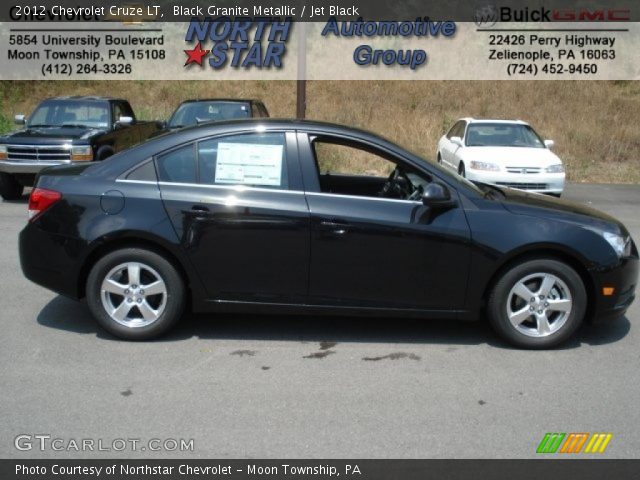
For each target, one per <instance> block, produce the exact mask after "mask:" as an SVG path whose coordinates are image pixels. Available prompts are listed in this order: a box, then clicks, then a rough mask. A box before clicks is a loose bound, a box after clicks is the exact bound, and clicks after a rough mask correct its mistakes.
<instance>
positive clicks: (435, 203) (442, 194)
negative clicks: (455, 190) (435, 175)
mask: <svg viewBox="0 0 640 480" xmlns="http://www.w3.org/2000/svg"><path fill="white" fill-rule="evenodd" d="M422 203H423V205H425V206H427V207H432V208H450V207H453V206H455V204H456V201H455V200H454V199H452V198H451V193H450V192H449V189H448V188H447V187H445V186H444V185H443V184H441V183H438V182H431V183H429V184H427V186H426V187H425V189H424V193H423V194H422Z"/></svg>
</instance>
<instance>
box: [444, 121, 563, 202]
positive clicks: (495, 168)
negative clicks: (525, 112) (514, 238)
mask: <svg viewBox="0 0 640 480" xmlns="http://www.w3.org/2000/svg"><path fill="white" fill-rule="evenodd" d="M553 145H554V142H553V140H542V138H541V137H540V135H538V134H537V133H536V131H535V130H534V129H533V128H532V127H531V126H530V125H529V124H527V123H525V122H522V121H520V120H476V119H473V118H462V119H460V120H458V121H457V122H456V123H455V124H454V125H453V126H452V127H451V129H450V130H449V131H448V132H447V133H446V134H445V135H443V136H442V138H440V141H439V142H438V151H437V160H438V162H439V163H441V164H442V165H444V166H446V167H448V168H451V169H452V170H454V171H456V172H458V173H459V174H460V175H461V176H463V177H466V178H468V179H469V180H471V181H473V182H483V183H491V184H494V185H498V186H501V187H510V188H518V189H520V190H528V191H531V192H536V193H547V194H551V195H555V196H558V197H559V196H560V195H561V194H562V191H563V190H564V179H565V173H564V166H563V165H562V160H560V159H559V158H558V156H557V155H555V154H554V153H553V152H552V151H551V148H552V147H553Z"/></svg>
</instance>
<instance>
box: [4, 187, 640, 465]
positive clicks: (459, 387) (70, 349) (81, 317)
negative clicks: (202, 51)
mask: <svg viewBox="0 0 640 480" xmlns="http://www.w3.org/2000/svg"><path fill="white" fill-rule="evenodd" d="M565 196H566V198H568V199H571V200H574V201H578V202H581V203H587V204H589V205H591V206H593V207H596V208H598V209H601V210H603V211H605V212H607V213H610V214H612V215H614V216H615V217H617V218H619V219H621V220H622V221H623V222H624V223H625V224H626V225H627V227H628V228H629V230H630V231H631V233H632V235H633V236H634V238H635V239H636V241H639V240H640V214H638V212H639V211H640V186H638V185H627V186H613V185H585V184H580V185H570V186H568V188H567V192H566V195H565ZM26 216H27V215H26V200H23V201H19V202H4V203H1V204H0V225H1V228H0V298H1V304H0V329H1V330H0V331H1V332H2V333H1V335H0V385H1V387H0V425H1V426H2V427H1V428H0V458H18V459H19V458H24V459H26V458H119V457H141V458H158V457H170V458H177V457H183V456H185V457H191V458H198V457H203V458H352V459H357V458H433V457H436V458H459V457H461V458H527V457H535V456H536V454H535V450H536V447H537V446H538V443H539V442H540V440H541V439H542V437H543V436H544V434H545V433H546V432H608V433H612V434H613V438H612V440H611V443H610V444H609V446H608V448H607V450H606V452H605V453H604V454H602V455H601V457H602V458H605V457H606V458H633V457H635V458H638V457H640V429H639V428H638V426H640V408H638V401H639V399H640V369H639V368H638V367H639V366H640V348H639V347H640V333H639V329H638V328H637V327H638V326H637V322H638V320H639V319H640V306H639V305H640V301H636V303H635V304H634V305H633V306H632V307H631V309H630V311H629V312H628V314H627V318H624V319H622V320H619V321H617V322H614V323H609V324H603V325H597V326H588V325H587V326H584V327H583V328H582V329H581V330H580V331H579V332H578V334H577V336H576V338H575V339H574V340H572V341H571V342H569V343H568V344H566V345H565V346H564V347H563V348H561V349H558V350H553V351H522V350H515V349H512V348H509V347H508V346H506V345H505V344H504V343H503V342H501V341H500V340H499V339H498V338H497V337H496V335H495V334H494V333H493V332H492V331H491V330H490V328H489V326H488V325H486V324H485V323H481V322H474V323H463V322H443V321H422V322H421V321H416V320H397V319H394V320H392V321H386V320H384V319H381V320H380V319H376V320H372V319H363V318H335V317H327V318H323V317H275V316H258V315H224V316H190V317H188V318H187V319H186V320H185V321H184V322H182V324H181V325H180V326H179V327H178V328H177V329H176V330H175V331H173V332H172V333H171V334H170V335H169V336H168V337H165V338H163V339H161V340H158V341H154V342H146V343H131V342H124V341H120V340H117V339H114V338H113V337H111V336H110V335H108V334H107V333H105V332H103V331H102V330H100V329H99V328H98V327H97V325H96V324H95V322H94V321H93V320H92V318H91V316H90V314H89V312H88V310H87V308H86V305H84V304H83V303H78V302H74V301H72V300H68V299H66V298H63V297H60V296H58V295H56V294H54V293H52V292H49V291H47V290H45V289H43V288H41V287H38V286H37V285H35V284H32V283H31V282H29V281H28V280H26V279H25V278H24V277H23V276H22V273H21V270H20V267H19V263H18V258H17V234H18V232H19V231H20V229H21V228H22V227H23V225H24V224H25V222H26ZM35 435H45V438H44V440H42V441H43V442H44V444H45V447H46V449H45V451H41V450H40V440H38V438H37V437H35ZM47 436H49V437H50V439H47V438H46V437H47ZM16 438H18V440H17V442H18V444H19V445H20V447H21V449H18V448H16V446H15V444H16ZM52 439H57V440H58V441H56V442H55V446H56V447H57V448H59V449H61V451H55V450H53V449H52V448H51V446H52V445H51V440H52ZM152 439H158V440H161V442H160V443H159V444H160V445H164V446H165V447H166V448H167V449H168V450H171V449H172V448H173V447H174V443H172V442H171V440H178V441H179V440H180V439H182V440H185V441H186V442H185V444H186V445H187V448H186V450H187V451H179V449H178V450H174V451H170V452H167V451H166V450H165V451H151V446H152V445H153V446H156V447H157V446H158V445H159V444H158V443H157V442H156V443H153V444H150V443H149V441H150V440H152ZM83 440H89V441H94V442H95V444H94V450H93V451H91V450H90V449H87V448H84V451H82V449H83V447H82V441H83ZM119 440H123V441H124V442H126V443H127V445H128V446H127V447H126V449H125V450H124V451H118V449H119V448H120V447H121V445H122V442H120V441H119ZM191 440H193V442H192V444H191V445H192V448H191V449H190V448H189V447H188V445H189V442H190V441H191ZM162 441H168V442H166V443H164V444H163V443H162ZM133 443H136V445H137V447H136V448H137V450H135V451H134V450H133V448H131V445H132V444H133ZM98 444H99V445H101V448H102V450H101V451H97V450H96V448H97V445H98ZM74 445H76V446H78V448H79V449H80V450H81V451H80V452H78V451H77V450H76V448H74ZM84 445H85V447H86V445H87V444H86V443H85V444H84ZM28 448H30V449H28ZM105 448H109V449H110V450H105ZM143 449H144V450H143Z"/></svg>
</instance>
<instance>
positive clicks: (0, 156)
mask: <svg viewBox="0 0 640 480" xmlns="http://www.w3.org/2000/svg"><path fill="white" fill-rule="evenodd" d="M15 120H16V123H17V124H19V125H24V126H25V128H23V129H22V130H18V131H15V132H11V133H8V134H6V135H4V136H0V196H2V198H4V199H5V200H13V199H16V198H20V197H21V196H22V192H23V190H24V187H25V186H31V185H33V182H34V180H35V177H36V174H37V173H38V172H39V171H40V170H42V169H43V168H45V167H49V166H52V165H59V164H68V163H73V162H90V161H92V160H104V159H106V158H108V157H110V156H111V155H113V154H114V153H117V152H119V151H121V150H124V149H125V148H129V147H131V146H133V145H135V144H137V143H140V142H142V141H144V140H146V139H147V138H149V137H150V136H151V135H152V134H153V133H154V132H156V131H157V130H159V129H160V123H159V122H143V121H140V120H137V119H136V116H135V114H134V112H133V109H132V108H131V105H129V102H128V101H126V100H123V99H120V98H106V97H80V96H74V97H56V98H49V99H47V100H44V101H43V102H41V103H40V105H38V107H37V108H36V109H35V110H34V111H33V113H32V114H31V115H30V116H29V118H28V119H26V117H25V116H24V115H16V117H15Z"/></svg>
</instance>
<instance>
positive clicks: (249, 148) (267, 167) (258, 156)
mask: <svg viewBox="0 0 640 480" xmlns="http://www.w3.org/2000/svg"><path fill="white" fill-rule="evenodd" d="M282 152H283V145H257V144H251V143H220V144H218V158H217V160H216V178H215V182H216V183H236V184H245V185H268V186H280V185H281V182H282Z"/></svg>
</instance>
